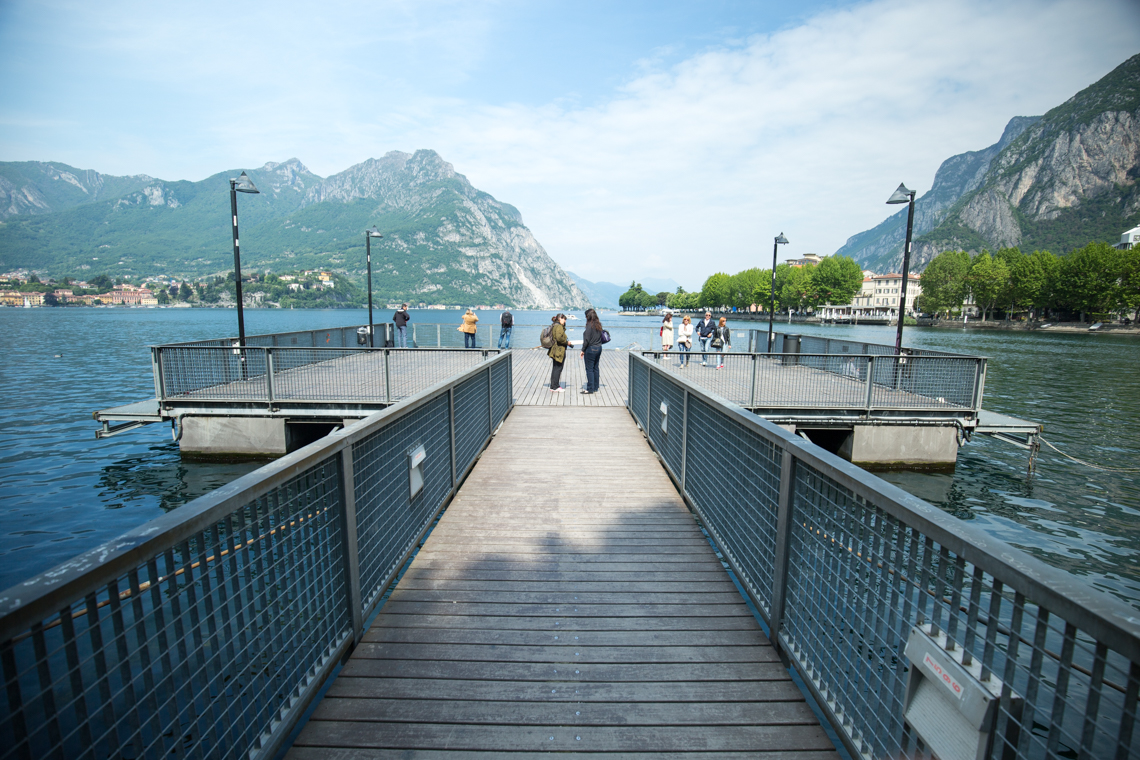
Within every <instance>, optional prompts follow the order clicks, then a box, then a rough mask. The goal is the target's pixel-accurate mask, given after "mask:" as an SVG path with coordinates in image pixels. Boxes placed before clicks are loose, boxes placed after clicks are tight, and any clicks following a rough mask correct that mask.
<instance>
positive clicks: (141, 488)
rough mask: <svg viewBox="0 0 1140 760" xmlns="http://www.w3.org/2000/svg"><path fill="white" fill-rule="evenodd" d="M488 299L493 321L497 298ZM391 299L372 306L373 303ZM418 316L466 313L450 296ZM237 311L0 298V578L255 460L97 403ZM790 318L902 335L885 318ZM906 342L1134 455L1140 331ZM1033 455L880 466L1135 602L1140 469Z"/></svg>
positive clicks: (993, 402) (136, 396) (295, 314)
mask: <svg viewBox="0 0 1140 760" xmlns="http://www.w3.org/2000/svg"><path fill="white" fill-rule="evenodd" d="M482 316H483V323H484V324H486V322H487V321H488V320H489V321H491V322H495V321H496V319H495V318H496V316H497V315H494V314H485V315H482ZM389 317H390V312H386V311H379V310H378V311H377V312H376V319H377V321H380V320H382V319H387V318H389ZM414 317H415V319H417V320H418V321H419V322H427V321H454V322H457V321H458V314H457V313H455V312H442V313H441V312H434V313H424V312H416V313H414ZM605 319H606V321H607V324H610V325H614V326H617V325H618V324H629V325H636V324H644V325H646V326H647V327H648V328H650V329H647V330H646V333H647V335H651V334H653V333H655V325H656V324H657V323H658V321H659V320H656V319H654V318H618V317H614V316H612V315H605ZM365 320H366V314H365V313H364V312H362V311H263V310H251V311H247V312H246V331H247V333H249V334H254V333H259V332H279V331H285V330H298V329H315V328H322V327H333V326H339V325H351V324H361V323H363V322H364V321H365ZM516 321H518V322H519V323H520V324H526V323H532V324H534V325H540V324H546V323H548V322H549V312H546V313H516ZM234 322H235V313H234V312H233V311H232V310H224V309H218V310H214V309H192V310H191V309H0V329H2V331H3V340H4V342H5V347H6V350H5V352H4V354H5V355H4V360H3V361H0V381H2V388H3V396H2V398H3V403H2V405H0V588H6V587H8V586H9V585H11V584H13V583H15V582H17V581H19V580H22V579H23V578H25V577H28V576H30V575H34V574H35V573H38V572H41V571H43V570H46V569H48V568H50V567H52V566H53V565H56V564H58V563H59V562H62V561H63V560H65V559H68V558H69V557H71V556H73V555H75V554H76V553H78V552H80V551H83V550H85V549H89V548H91V547H93V546H96V545H98V544H99V543H101V542H102V541H105V540H107V539H110V538H113V537H114V536H116V535H118V534H120V533H122V532H124V531H126V530H128V529H130V528H132V527H135V526H136V525H139V524H141V523H143V522H146V521H147V520H150V519H152V518H154V517H156V516H158V515H160V514H162V513H163V512H164V511H168V510H170V509H174V508H176V507H178V506H180V505H182V504H184V503H186V502H187V501H190V500H191V499H194V498H196V497H198V496H201V495H203V494H205V493H208V492H209V491H211V490H212V489H214V488H216V487H218V486H220V485H222V484H224V483H227V482H229V481H231V480H233V479H234V478H236V477H238V476H239V475H242V474H244V473H246V472H249V471H251V470H253V469H255V468H256V467H257V466H258V464H257V463H243V464H228V465H227V464H202V463H186V462H182V461H181V460H180V458H179V456H178V447H177V445H176V444H174V443H172V442H171V437H170V429H169V428H168V427H166V426H160V425H151V426H148V427H146V428H143V429H141V430H138V431H134V432H130V433H125V434H122V435H119V436H115V437H113V438H111V439H109V440H106V441H96V440H95V435H94V431H95V429H96V427H97V426H96V423H95V422H94V421H93V420H92V419H91V412H93V411H95V410H97V409H104V408H107V407H110V406H115V405H118V404H123V403H127V402H131V401H137V400H141V399H145V398H152V397H153V395H154V386H153V380H152V376H151V370H150V359H149V352H148V351H147V348H146V347H147V346H148V345H151V344H156V343H168V342H175V341H182V340H193V339H201V338H215V337H220V336H223V335H230V334H232V333H233V332H234ZM571 324H572V325H573V324H580V322H579V323H571ZM740 326H741V327H743V326H744V325H740ZM749 326H752V325H749ZM757 326H759V325H757ZM778 329H783V330H788V326H787V325H781V326H779V327H778ZM794 331H795V332H802V333H814V334H822V335H828V336H831V337H836V338H849V339H854V340H866V341H871V342H877V343H887V344H893V342H894V329H893V328H885V327H854V326H838V327H822V326H802V325H796V326H795V327H794ZM904 342H905V343H906V345H910V346H917V347H925V348H937V349H942V350H948V351H954V352H961V353H968V354H978V355H983V356H988V357H990V364H989V374H988V377H987V381H986V389H985V390H986V394H985V407H986V408H987V409H991V410H993V411H997V412H1003V413H1006V414H1010V415H1013V416H1015V417H1021V418H1024V419H1032V420H1036V421H1040V422H1043V423H1044V424H1045V439H1046V440H1048V441H1050V442H1051V443H1053V444H1054V445H1056V446H1057V447H1058V448H1060V449H1061V450H1063V451H1064V452H1066V453H1067V454H1070V455H1071V456H1074V457H1076V458H1078V459H1082V460H1085V461H1088V462H1092V463H1095V464H1098V465H1101V466H1104V467H1115V468H1137V467H1140V456H1138V455H1140V443H1138V442H1137V428H1138V427H1140V380H1138V377H1140V338H1137V337H1134V336H1114V335H1100V334H1096V333H1092V334H1073V335H1065V334H1043V333H1033V334H1028V333H1017V332H974V331H963V330H935V329H919V328H908V329H907V333H906V339H905V341H904ZM1026 462H1027V455H1026V452H1025V451H1023V450H1021V449H1018V448H1015V447H1013V446H1011V445H1009V444H1007V443H1002V442H999V441H993V440H990V439H987V438H983V437H981V436H979V437H976V438H975V439H974V441H973V442H972V443H970V444H968V445H966V446H965V447H963V448H962V450H961V452H960V453H959V456H958V466H957V469H956V470H955V472H954V473H953V474H937V475H930V474H922V473H912V472H899V473H885V474H880V475H881V476H882V477H885V478H886V479H887V480H890V481H891V482H893V483H895V484H896V485H899V486H900V487H902V488H904V489H906V490H907V491H909V492H911V493H913V494H915V495H916V496H919V497H921V498H923V499H926V500H928V501H930V502H932V503H934V504H936V505H938V506H939V507H941V508H943V509H945V510H946V511H948V512H950V513H952V514H954V515H956V516H958V517H960V518H962V519H966V520H972V521H975V524H977V525H979V526H980V527H982V528H984V529H985V530H987V531H988V532H990V533H992V534H993V535H995V536H997V537H999V538H1001V539H1003V540H1005V541H1007V542H1009V543H1011V544H1014V545H1015V546H1018V547H1020V548H1022V549H1024V550H1026V551H1028V552H1030V553H1032V554H1034V555H1036V556H1038V557H1040V558H1041V559H1043V560H1044V561H1046V562H1049V563H1050V564H1053V565H1056V566H1059V567H1062V568H1064V569H1066V570H1069V571H1071V572H1074V573H1077V574H1079V575H1083V576H1086V577H1087V578H1088V579H1089V581H1090V582H1091V583H1093V584H1094V585H1096V586H1097V587H1099V588H1101V589H1103V590H1106V591H1108V592H1110V593H1112V594H1115V595H1116V596H1118V597H1120V598H1122V599H1126V600H1128V601H1130V602H1132V603H1133V604H1136V605H1137V606H1138V607H1140V601H1138V600H1140V560H1138V552H1140V540H1138V538H1137V536H1138V531H1140V473H1111V472H1103V471H1098V470H1094V469H1092V468H1090V467H1087V466H1084V465H1081V464H1078V463H1076V462H1073V461H1072V460H1070V459H1066V458H1065V457H1063V456H1061V455H1059V454H1057V453H1055V452H1054V451H1052V450H1051V449H1048V448H1045V449H1044V450H1043V451H1042V453H1041V456H1040V458H1039V460H1038V465H1037V473H1036V474H1035V475H1033V476H1029V475H1027V473H1026Z"/></svg>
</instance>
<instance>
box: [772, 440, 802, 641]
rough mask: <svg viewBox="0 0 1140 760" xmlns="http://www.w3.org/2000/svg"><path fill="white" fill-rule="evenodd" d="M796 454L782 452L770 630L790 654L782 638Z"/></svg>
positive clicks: (784, 450)
mask: <svg viewBox="0 0 1140 760" xmlns="http://www.w3.org/2000/svg"><path fill="white" fill-rule="evenodd" d="M795 483H796V458H795V455H793V454H792V452H791V450H790V449H786V448H785V449H781V452H780V496H779V499H780V500H779V502H778V503H777V506H776V536H775V539H776V548H775V557H774V561H773V564H772V599H771V602H770V603H769V608H768V609H769V612H768V618H769V619H768V630H769V631H770V632H771V634H772V637H771V638H772V644H773V645H774V646H775V647H776V651H777V652H780V653H781V654H783V656H784V657H788V656H789V653H788V652H787V651H786V648H785V647H784V644H783V643H782V641H781V640H780V629H781V628H782V627H783V621H784V604H785V601H786V598H787V592H788V556H789V554H790V552H791V531H792V506H793V501H794V499H795Z"/></svg>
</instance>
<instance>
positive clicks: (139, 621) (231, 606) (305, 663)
mask: <svg viewBox="0 0 1140 760" xmlns="http://www.w3.org/2000/svg"><path fill="white" fill-rule="evenodd" d="M338 499H339V492H338V486H337V467H336V460H335V458H330V459H329V460H326V461H324V462H322V463H320V464H318V465H316V466H315V467H312V468H310V469H309V470H308V471H306V472H304V473H302V474H301V475H299V476H297V477H296V478H294V479H292V480H291V481H289V482H288V483H286V484H284V485H283V486H281V487H280V488H278V489H275V490H273V491H271V492H270V493H269V494H267V495H265V496H264V497H262V498H260V499H257V500H256V501H254V502H252V503H250V504H247V505H245V506H244V507H241V508H240V509H238V510H237V511H235V512H233V513H231V514H229V515H227V516H226V517H225V518H224V519H222V520H220V521H218V522H216V523H214V524H213V525H211V526H210V527H209V528H207V529H205V530H202V531H200V532H197V533H195V534H193V535H192V536H189V537H188V538H186V539H185V540H183V541H181V542H179V543H177V544H176V545H174V546H172V547H170V548H169V549H167V550H166V551H164V552H161V553H159V554H157V555H156V556H152V557H150V558H148V559H146V560H145V561H143V562H141V563H140V564H139V565H138V567H137V568H136V569H134V570H131V571H129V572H127V573H126V574H124V575H122V576H120V577H118V578H115V579H113V580H111V581H110V582H109V583H107V584H106V585H105V586H103V587H102V589H101V590H100V591H98V592H96V593H91V594H89V595H87V596H86V597H85V598H83V599H80V600H77V601H76V602H75V603H74V604H72V605H70V606H68V607H65V608H64V609H62V610H60V611H59V613H58V614H57V615H53V616H51V617H49V618H47V619H45V620H44V621H43V622H42V623H40V624H37V625H35V626H33V627H32V628H31V629H30V630H29V631H28V632H27V633H26V634H25V635H22V636H17V637H16V638H14V639H12V640H10V641H8V642H6V643H5V644H4V645H3V647H2V650H0V659H2V661H3V670H4V680H5V685H6V688H5V691H4V696H3V699H4V704H3V708H4V709H3V714H4V715H5V716H6V719H5V720H4V721H3V722H0V743H2V744H0V746H2V747H3V756H4V757H6V758H7V757H13V758H16V757H19V758H39V757H49V756H56V757H69V758H70V757H76V758H79V757H92V758H94V757H108V756H118V757H151V756H159V755H175V756H185V757H241V756H244V755H245V754H246V753H247V752H248V751H249V749H250V748H256V747H258V746H260V740H261V733H262V731H263V730H264V728H265V727H266V726H267V725H268V724H269V723H270V722H271V721H272V720H274V719H275V718H276V717H277V716H278V715H279V713H280V711H281V710H282V709H283V708H285V707H287V706H288V705H289V702H290V700H291V699H292V698H293V697H294V696H296V695H297V693H298V691H299V689H300V687H301V686H302V685H303V684H304V683H305V682H306V679H307V678H308V677H310V675H311V673H312V672H313V671H314V670H315V668H316V666H317V665H318V664H320V663H321V662H322V659H323V658H325V657H327V656H328V655H329V652H330V651H331V649H332V648H334V647H335V646H336V645H337V644H338V643H339V642H340V641H342V640H343V639H344V638H345V637H346V636H348V635H351V628H350V621H349V619H348V615H347V606H346V592H345V588H344V583H343V576H342V573H341V567H342V560H341V552H340V546H341V536H340V524H339V513H338V510H337V508H336V505H337V503H338ZM25 695H26V696H25Z"/></svg>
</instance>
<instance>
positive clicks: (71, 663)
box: [8, 606, 161, 755]
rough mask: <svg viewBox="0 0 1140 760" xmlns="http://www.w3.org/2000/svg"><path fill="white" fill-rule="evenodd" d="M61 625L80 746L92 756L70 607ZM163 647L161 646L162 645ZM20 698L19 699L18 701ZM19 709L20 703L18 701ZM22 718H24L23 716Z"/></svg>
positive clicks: (60, 615)
mask: <svg viewBox="0 0 1140 760" xmlns="http://www.w3.org/2000/svg"><path fill="white" fill-rule="evenodd" d="M59 625H60V629H61V631H62V633H63V649H64V655H65V656H66V658H67V673H68V680H69V681H70V685H71V695H72V699H73V704H74V708H73V709H74V711H75V724H76V729H77V730H78V733H79V744H80V747H81V748H82V750H83V753H84V754H86V755H90V754H91V753H92V752H93V751H94V747H93V745H94V742H93V741H92V738H91V723H90V717H89V716H88V714H87V696H86V694H85V693H84V687H83V670H82V668H81V666H80V662H79V646H78V642H77V640H76V636H75V618H74V617H73V616H72V608H71V607H70V606H69V607H67V608H65V609H62V610H60V611H59ZM160 646H161V644H160ZM18 699H19V697H17V700H18ZM17 709H19V708H18V701H17ZM15 713H16V710H14V709H12V701H11V696H9V711H8V714H9V715H10V716H11V715H15ZM21 717H22V716H21Z"/></svg>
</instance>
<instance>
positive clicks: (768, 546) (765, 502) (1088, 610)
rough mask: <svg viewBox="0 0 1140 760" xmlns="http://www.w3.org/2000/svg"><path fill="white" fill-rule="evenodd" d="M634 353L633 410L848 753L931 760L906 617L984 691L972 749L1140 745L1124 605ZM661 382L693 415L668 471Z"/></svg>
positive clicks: (1130, 614) (1073, 753)
mask: <svg viewBox="0 0 1140 760" xmlns="http://www.w3.org/2000/svg"><path fill="white" fill-rule="evenodd" d="M935 358H940V357H935ZM630 363H631V365H632V366H631V368H630V394H629V397H630V411H631V413H633V414H634V416H635V417H636V418H637V419H638V421H639V422H640V423H641V424H642V425H643V427H645V428H646V432H647V435H648V436H649V439H650V441H651V442H652V443H653V445H654V446H655V447H656V448H657V450H658V452H659V453H660V454H661V456H662V460H663V461H664V463H665V466H666V468H667V469H668V470H669V471H670V473H671V474H672V476H673V477H674V478H675V479H676V480H677V482H678V483H679V485H680V487H681V489H682V491H683V492H684V494H685V496H686V498H687V499H688V500H689V502H690V504H692V505H693V507H694V508H695V509H696V511H697V512H698V514H699V516H700V517H701V519H702V520H703V521H704V523H705V525H706V527H707V528H708V530H709V532H710V534H711V535H712V536H713V537H714V539H715V540H716V542H717V544H718V545H719V546H720V548H721V550H722V552H723V554H724V556H725V557H726V559H727V560H728V561H729V562H730V563H731V565H732V567H733V569H734V570H735V571H736V573H737V574H738V577H739V578H740V580H741V582H742V584H743V585H744V587H745V589H746V590H747V591H748V593H749V595H750V596H751V597H752V598H753V600H754V602H755V603H756V605H757V607H758V608H759V610H760V611H761V614H762V616H763V617H764V618H765V620H766V621H767V622H768V624H769V627H770V630H771V636H772V638H773V640H774V641H775V642H777V644H778V646H779V647H780V648H781V649H782V650H783V651H784V652H786V653H787V655H788V656H789V658H790V660H791V662H792V663H793V664H794V666H795V667H796V669H797V670H798V671H799V673H800V675H801V676H802V677H803V678H804V680H805V682H806V683H807V684H808V687H809V689H810V690H811V691H812V692H813V693H814V694H815V696H816V697H817V701H818V702H819V704H820V705H821V707H822V709H823V710H824V712H825V714H827V716H828V718H829V720H830V721H831V722H832V724H833V725H834V726H835V727H836V729H837V731H838V733H839V735H840V736H841V737H842V739H843V741H844V742H845V743H846V744H847V746H848V748H849V749H850V750H851V751H852V753H853V754H855V755H857V756H863V757H874V758H879V757H926V756H929V754H928V753H929V752H930V748H929V747H927V746H925V745H924V743H923V741H922V739H921V738H920V735H921V732H920V731H917V730H915V728H914V726H913V725H910V724H909V723H908V721H906V720H904V714H906V713H905V712H904V710H905V709H906V707H907V702H906V700H907V698H908V679H910V678H911V677H912V675H914V673H913V672H912V671H914V669H915V668H917V667H918V665H917V664H915V663H911V662H910V660H909V659H908V658H907V656H906V645H907V640H908V636H911V635H913V631H915V630H916V629H917V630H918V631H919V632H921V634H922V635H923V636H925V637H928V638H929V640H931V641H933V642H936V643H937V646H938V647H940V649H941V651H943V652H944V653H945V654H946V656H947V657H950V658H951V659H953V660H954V661H955V662H956V663H958V664H960V665H961V667H962V669H963V672H967V673H969V674H970V675H969V678H971V679H973V680H974V681H976V683H977V684H978V685H979V686H978V688H980V689H982V690H988V691H989V693H991V694H992V697H993V702H994V705H995V706H994V708H993V709H992V711H991V712H989V713H986V716H987V717H986V718H985V719H984V722H985V726H984V727H985V728H986V729H987V732H988V733H985V734H979V735H978V738H977V739H975V741H977V742H980V743H979V745H978V746H980V747H981V748H982V756H984V757H987V758H993V759H994V760H996V759H997V758H1003V760H1004V759H1005V758H1076V759H1077V760H1083V759H1086V758H1088V759H1091V758H1116V759H1117V760H1123V759H1124V758H1132V757H1136V756H1137V755H1138V753H1140V741H1138V740H1137V738H1136V736H1135V734H1136V731H1134V728H1135V725H1134V724H1135V719H1136V707H1137V697H1138V695H1140V624H1138V623H1137V621H1136V617H1135V613H1134V611H1133V610H1132V609H1131V608H1130V607H1127V606H1125V605H1123V604H1122V603H1121V602H1119V601H1117V600H1115V599H1113V598H1111V597H1109V596H1107V595H1105V594H1102V593H1100V592H1097V591H1095V590H1094V589H1092V588H1090V587H1088V586H1086V585H1085V584H1083V583H1082V582H1081V581H1080V580H1079V579H1076V578H1074V577H1072V576H1070V575H1068V574H1067V573H1064V572H1063V571H1060V570H1056V569H1054V568H1050V567H1048V566H1046V565H1044V564H1042V563H1041V562H1040V561H1038V560H1036V559H1034V558H1032V557H1030V556H1028V555H1026V554H1024V553H1023V552H1020V551H1018V550H1016V549H1013V548H1011V547H1009V546H1006V545H1004V544H1002V543H1001V542H999V541H996V540H994V539H993V538H991V537H990V536H988V535H986V534H984V533H983V532H981V531H980V530H977V529H974V528H973V527H972V526H970V525H968V524H966V523H963V522H961V521H960V520H957V519H956V518H954V517H952V516H950V515H947V514H945V513H943V512H941V511H940V510H938V509H936V508H935V507H932V506H930V505H929V504H927V503H926V502H923V501H921V500H920V499H916V498H914V497H912V496H910V495H908V494H906V493H904V492H902V491H900V490H899V489H897V488H895V487H894V486H891V485H890V484H888V483H885V482H884V481H882V480H880V479H878V478H876V477H874V476H873V475H871V474H869V473H866V472H864V471H862V470H860V469H858V468H857V467H854V466H852V465H851V464H850V463H848V462H844V461H843V460H841V459H839V458H838V457H835V456H833V455H831V454H828V453H827V452H825V451H823V450H822V449H819V448H818V447H814V446H812V445H811V444H809V443H807V442H805V441H803V440H801V439H799V438H796V437H795V436H792V435H790V434H788V433H786V432H785V431H783V430H781V429H780V428H778V427H777V426H775V425H772V424H771V423H768V422H766V421H764V420H762V419H760V418H758V417H756V416H755V415H752V414H749V413H748V412H746V411H744V410H743V409H740V408H739V407H736V406H733V405H731V404H726V403H725V402H724V401H723V400H721V399H720V398H717V397H715V396H713V395H710V394H709V393H707V392H706V391H705V390H703V389H702V388H701V387H698V386H697V385H695V384H693V383H692V382H690V381H689V376H683V377H680V376H678V375H677V373H674V372H670V371H667V370H665V369H663V368H661V367H659V366H657V365H656V364H654V363H653V362H652V361H650V360H648V359H645V358H642V357H640V356H631V357H630ZM664 388H671V390H669V391H666V390H664ZM670 393H671V394H676V393H680V394H681V395H682V396H684V397H685V401H684V402H683V403H684V408H685V409H686V410H687V414H685V415H684V417H685V418H684V420H683V424H684V430H685V441H684V451H685V457H684V459H683V460H682V462H681V465H680V467H679V468H678V467H677V464H676V460H675V456H674V455H673V454H672V453H671V450H670V446H671V442H667V441H664V440H663V439H662V438H661V437H660V436H659V435H657V434H655V433H654V432H653V426H654V424H655V420H656V418H655V417H654V416H653V414H649V415H648V416H647V413H646V411H645V409H646V407H642V408H641V409H638V408H637V404H638V403H642V404H645V403H646V402H647V397H648V396H649V395H650V394H652V396H653V397H658V396H659V395H660V396H662V397H663V396H664V395H665V394H670ZM639 400H640V401H639ZM671 406H672V405H671ZM670 414H672V412H670ZM646 420H648V424H647V423H646ZM676 422H677V421H676V420H673V419H670V421H669V426H670V429H672V426H673V425H675V424H676ZM947 709H948V710H949V711H951V712H952V711H954V709H955V708H954V705H953V704H950V705H949V707H948V708H947ZM940 717H947V716H945V715H943V716H940ZM912 719H913V720H919V718H917V717H915V718H912ZM987 737H989V739H988V742H989V743H988V744H987ZM966 739H967V742H968V741H969V740H970V737H966ZM970 756H973V755H970Z"/></svg>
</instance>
